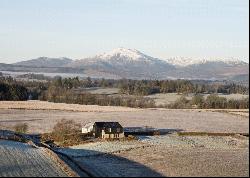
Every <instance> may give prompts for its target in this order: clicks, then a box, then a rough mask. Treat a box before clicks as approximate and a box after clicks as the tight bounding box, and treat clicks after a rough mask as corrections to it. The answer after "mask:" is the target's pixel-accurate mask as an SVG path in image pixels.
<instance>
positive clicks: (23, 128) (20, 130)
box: [14, 123, 28, 134]
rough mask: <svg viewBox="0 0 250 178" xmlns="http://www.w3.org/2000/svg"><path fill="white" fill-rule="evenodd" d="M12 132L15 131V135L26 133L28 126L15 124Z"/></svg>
mask: <svg viewBox="0 0 250 178" xmlns="http://www.w3.org/2000/svg"><path fill="white" fill-rule="evenodd" d="M14 130H15V132H16V133H20V134H21V133H22V134H24V133H27V131H28V124H26V123H23V124H16V125H15V126H14Z"/></svg>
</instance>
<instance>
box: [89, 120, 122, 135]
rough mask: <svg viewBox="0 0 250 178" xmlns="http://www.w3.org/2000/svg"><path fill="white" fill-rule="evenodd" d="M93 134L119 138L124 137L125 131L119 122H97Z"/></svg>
mask: <svg viewBox="0 0 250 178" xmlns="http://www.w3.org/2000/svg"><path fill="white" fill-rule="evenodd" d="M93 135H94V136H95V137H96V138H103V139H115V138H117V139H118V138H123V137H124V131H123V127H122V126H121V125H120V124H119V122H95V124H94V125H93Z"/></svg>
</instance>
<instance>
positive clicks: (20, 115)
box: [0, 101, 249, 176]
mask: <svg viewBox="0 0 250 178" xmlns="http://www.w3.org/2000/svg"><path fill="white" fill-rule="evenodd" d="M231 113H234V114H231ZM235 113H241V115H238V114H235ZM242 113H248V110H214V109H207V110H203V109H177V110H174V109H155V108H154V109H152V108H151V109H133V108H125V107H106V106H91V105H89V106H84V105H67V104H62V103H48V102H41V101H27V102H0V129H1V128H2V129H12V128H13V126H14V125H15V124H17V123H27V124H28V126H29V130H28V131H29V132H30V133H45V132H50V131H52V129H53V126H54V125H55V124H56V123H57V122H58V121H59V120H61V119H70V120H74V121H76V122H77V123H81V124H84V123H87V122H95V121H118V122H120V123H121V125H122V126H124V127H143V126H150V127H154V128H158V129H166V130H169V131H174V132H175V131H176V132H179V131H185V132H190V133H192V132H201V133H203V132H210V133H229V134H224V135H225V136H221V135H220V134H219V136H217V135H216V136H215V135H214V134H211V136H207V135H206V136H199V135H196V136H194V135H192V134H191V135H178V134H175V133H174V134H168V135H164V136H148V137H139V139H138V140H132V141H113V142H107V141H100V142H95V143H87V144H84V145H77V146H72V147H69V148H63V149H60V150H59V151H61V152H62V153H64V154H67V155H68V156H70V157H72V159H74V160H75V162H76V163H77V164H79V165H80V166H83V167H84V168H85V169H88V170H89V171H91V172H92V173H93V175H97V176H101V175H102V176H247V175H248V174H249V159H248V157H249V150H248V147H249V140H248V138H247V137H234V136H233V135H231V134H230V133H249V118H248V117H245V116H243V115H242ZM1 143H2V144H1ZM5 144H7V145H5ZM13 144H14V143H12V142H11V144H9V142H5V141H4V142H1V141H0V153H1V154H0V164H1V163H2V164H4V165H1V166H0V176H4V175H19V174H20V175H29V174H34V175H37V174H41V175H56V174H58V175H56V176H61V175H59V173H58V169H59V168H58V167H55V168H53V166H56V164H54V163H53V160H50V159H49V158H47V157H46V160H45V161H48V162H49V163H48V162H46V164H47V170H45V171H44V172H43V174H42V173H41V172H39V171H40V170H37V172H35V171H36V169H37V168H36V166H33V167H32V166H30V164H33V163H36V162H35V160H34V161H30V162H29V163H27V161H26V160H28V159H29V158H31V159H32V157H34V155H36V158H37V159H39V162H38V163H36V164H37V165H38V166H43V164H44V163H43V161H44V160H43V159H45V158H44V156H43V155H44V154H45V153H44V152H42V153H41V151H39V150H40V149H38V150H37V149H33V148H30V147H28V145H26V144H22V143H15V144H17V147H18V149H16V145H15V144H14V146H13ZM19 144H20V149H19V146H18V145H19ZM12 149H13V150H12ZM23 151H24V152H25V153H22V152H23ZM10 153H13V154H11V155H9V156H8V158H9V159H10V160H8V161H5V159H6V157H5V155H8V154H10ZM41 154H42V155H41ZM12 157H13V158H12ZM16 157H17V158H16ZM18 157H20V159H19V158H18ZM40 157H41V158H40ZM12 159H13V160H12ZM14 159H15V160H17V161H18V162H15V161H14ZM32 160H33V159H32ZM204 160H205V161H204ZM22 161H26V162H25V163H23V162H22ZM6 164H8V165H11V164H15V165H16V167H14V172H9V171H7V172H6V171H4V170H8V169H5V167H6V166H7V165H6ZM26 164H28V165H29V166H26ZM15 165H13V166H15ZM19 165H21V166H22V165H25V166H26V167H25V168H22V167H20V166H19ZM4 166H5V167H4ZM13 166H11V167H13ZM3 168H4V170H3V171H2V170H1V169H3ZM20 169H23V170H24V172H18V171H20ZM29 169H32V171H28V170H29ZM50 169H53V170H50ZM41 170H43V167H42V169H41ZM25 171H27V172H25ZM33 171H34V172H35V173H34V172H33ZM1 174H3V175H1ZM60 174H64V173H63V172H61V173H60Z"/></svg>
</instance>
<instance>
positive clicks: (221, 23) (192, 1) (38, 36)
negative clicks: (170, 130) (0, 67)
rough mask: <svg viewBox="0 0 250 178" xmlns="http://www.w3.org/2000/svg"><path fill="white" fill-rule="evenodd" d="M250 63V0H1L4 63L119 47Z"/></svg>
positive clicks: (90, 53)
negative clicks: (237, 59) (236, 59)
mask: <svg viewBox="0 0 250 178" xmlns="http://www.w3.org/2000/svg"><path fill="white" fill-rule="evenodd" d="M118 47H124V48H130V49H137V50H139V51H141V52H143V53H145V54H147V55H150V56H153V57H158V58H161V59H166V58H169V57H173V56H184V57H193V58H224V59H226V58H231V57H234V58H240V59H242V60H245V61H247V62H249V49H248V48H249V1H248V0H36V1H34V0H22V1H20V0H0V62H3V63H14V62H16V61H21V60H28V59H34V58H37V57H40V56H47V57H69V58H72V59H82V58H85V57H89V56H94V55H96V54H100V53H103V52H106V51H111V50H112V49H114V48H118Z"/></svg>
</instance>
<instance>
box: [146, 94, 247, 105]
mask: <svg viewBox="0 0 250 178" xmlns="http://www.w3.org/2000/svg"><path fill="white" fill-rule="evenodd" d="M218 95H219V96H220V97H225V98H227V99H236V100H238V99H243V98H249V95H242V94H230V95H225V94H218ZM181 96H182V94H178V93H167V94H162V93H159V94H154V95H148V96H146V97H148V98H152V99H154V101H155V104H156V105H157V106H159V105H168V104H171V103H174V102H175V101H176V100H177V99H179V98H180V97H181ZM202 96H203V97H204V98H205V99H206V98H207V96H209V94H203V95H202ZM192 97H193V94H189V95H188V96H186V98H187V99H188V100H191V99H192Z"/></svg>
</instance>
